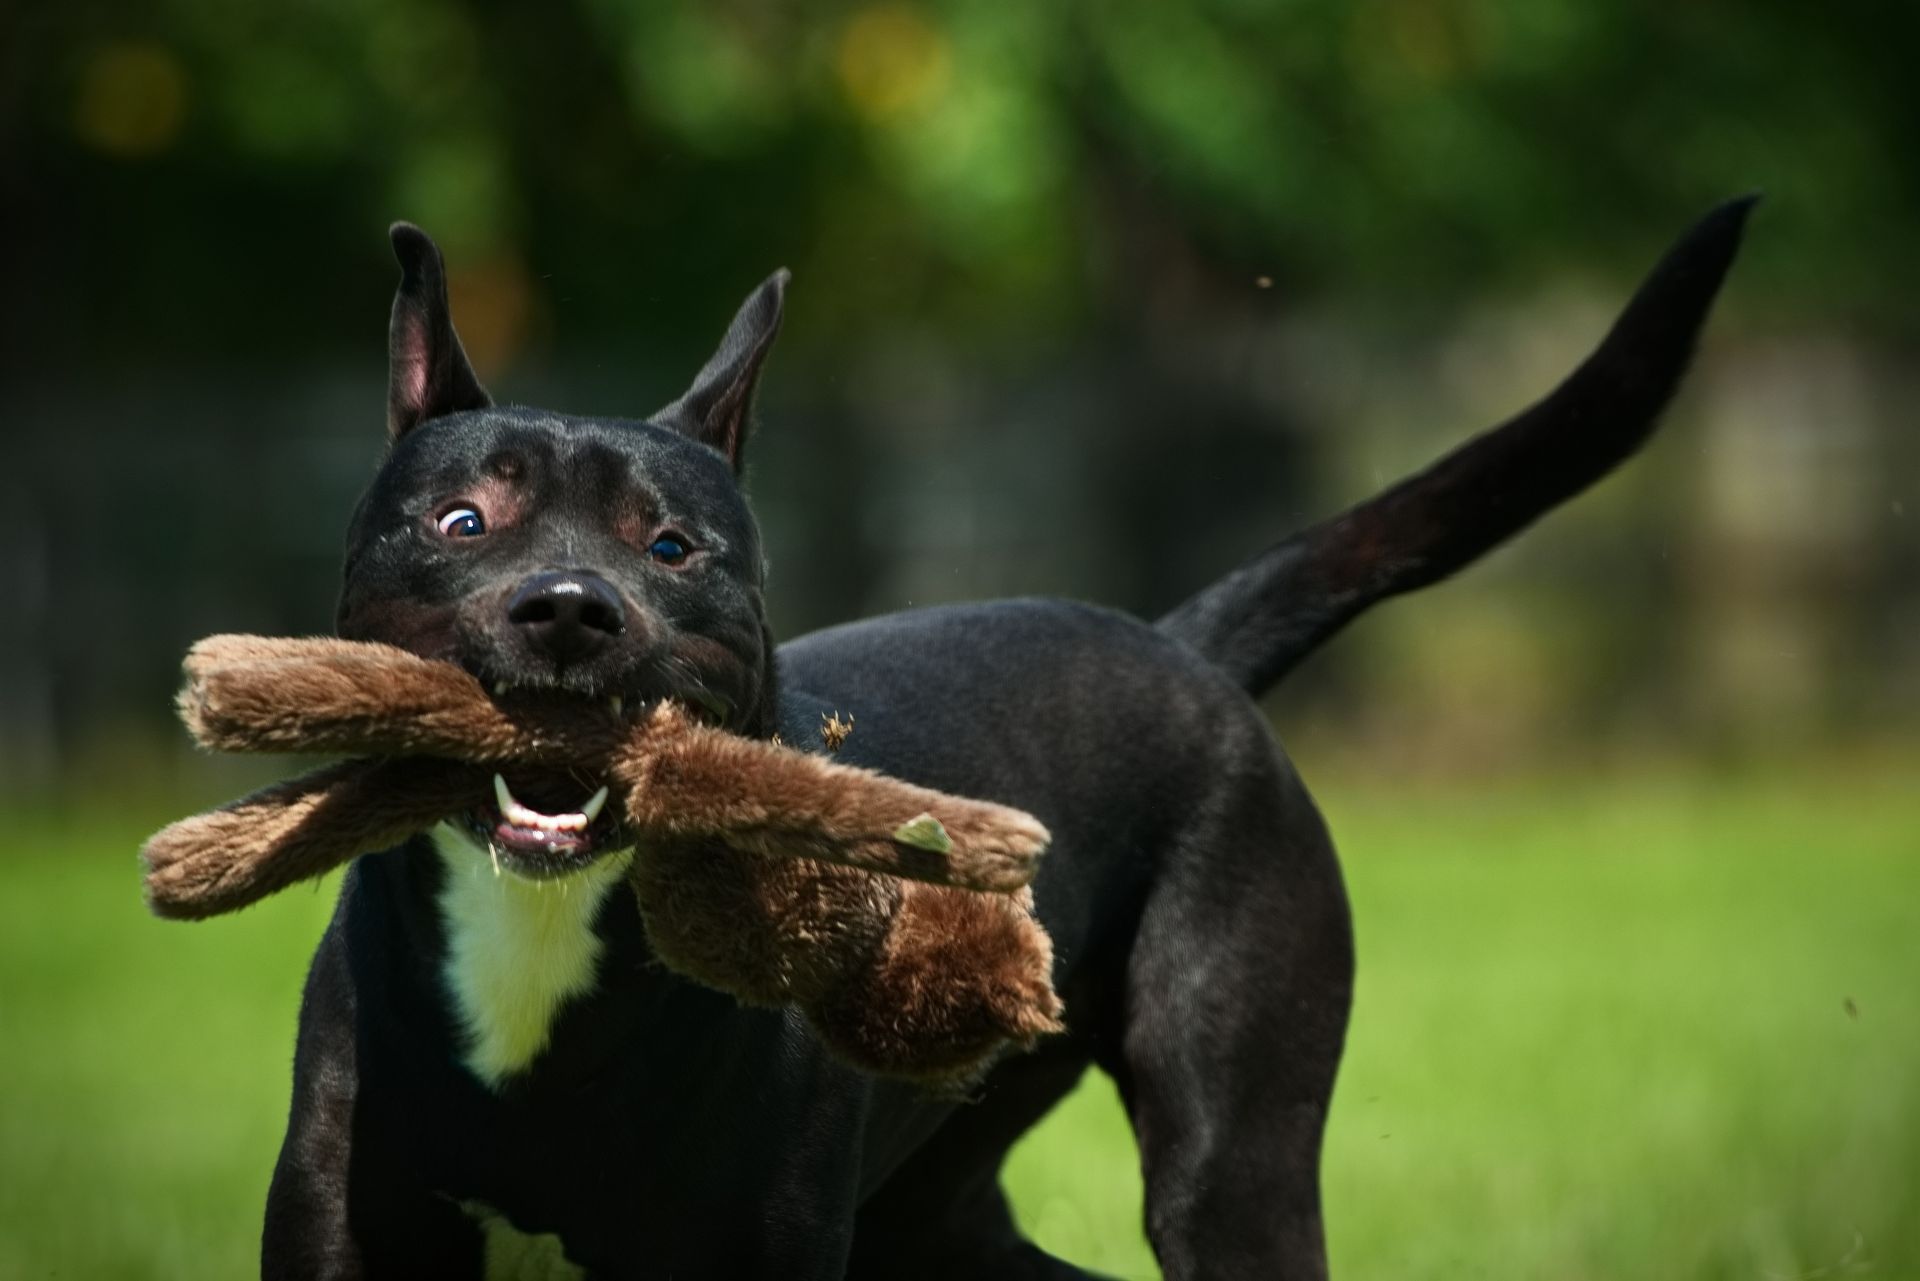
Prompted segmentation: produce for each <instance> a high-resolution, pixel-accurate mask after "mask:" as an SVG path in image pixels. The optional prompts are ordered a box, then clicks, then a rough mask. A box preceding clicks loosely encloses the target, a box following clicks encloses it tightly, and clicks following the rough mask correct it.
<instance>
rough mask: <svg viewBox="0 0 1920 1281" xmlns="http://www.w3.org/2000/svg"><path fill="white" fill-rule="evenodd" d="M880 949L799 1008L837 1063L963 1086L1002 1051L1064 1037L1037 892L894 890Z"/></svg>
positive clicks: (904, 886)
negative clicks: (1036, 911) (895, 905)
mask: <svg viewBox="0 0 1920 1281" xmlns="http://www.w3.org/2000/svg"><path fill="white" fill-rule="evenodd" d="M900 895H901V896H900V906H899V909H898V911H896V912H895V913H894V916H893V920H892V925H891V928H890V929H889V930H888V932H887V938H886V941H885V943H884V945H883V946H882V947H881V949H880V951H879V953H878V954H877V955H876V956H875V957H874V958H873V959H872V960H871V961H869V962H868V963H866V964H863V965H860V966H855V967H849V969H848V970H847V974H846V981H845V982H844V983H842V984H841V985H840V986H839V987H837V988H835V989H834V990H833V991H831V992H829V993H828V994H827V995H826V996H825V997H824V998H822V999H821V1000H818V1001H815V1002H813V1003H812V1004H810V1005H808V1006H806V1007H805V1008H806V1012H807V1016H808V1019H809V1021H810V1022H811V1023H812V1024H813V1027H814V1030H815V1031H816V1032H817V1033H818V1034H819V1036H820V1039H821V1040H822V1041H823V1042H824V1043H825V1044H826V1045H827V1046H828V1047H829V1048H831V1049H832V1050H833V1051H834V1052H835V1053H836V1054H838V1055H839V1056H840V1057H841V1058H842V1059H844V1060H845V1061H847V1062H848V1063H850V1064H851V1065H853V1066H854V1067H857V1068H861V1069H863V1070H864V1071H868V1072H874V1073H877V1074H880V1075H883V1076H894V1077H905V1078H909V1079H914V1080H920V1081H923V1082H926V1083H928V1084H931V1085H941V1086H950V1087H964V1086H965V1085H967V1084H968V1083H970V1082H971V1081H972V1080H973V1079H974V1078H975V1077H977V1076H978V1075H979V1074H980V1073H981V1072H983V1071H984V1070H985V1069H986V1068H988V1067H990V1066H992V1062H993V1059H994V1056H995V1055H996V1054H997V1053H998V1052H999V1051H1000V1050H1001V1049H1002V1048H1003V1047H1006V1046H1009V1045H1013V1046H1026V1045H1030V1044H1032V1043H1033V1042H1034V1041H1035V1040H1037V1039H1038V1038H1039V1037H1042V1036H1045V1035H1048V1034H1049V1033H1054V1032H1059V1031H1061V1030H1062V1025H1061V1022H1060V1014H1061V1009H1062V1007H1061V1004H1060V998H1059V996H1058V995H1056V994H1055V992H1054V990H1053V942H1052V940H1051V939H1050V938H1048V936H1047V932H1046V930H1045V929H1044V928H1043V927H1042V926H1041V924H1040V922H1039V921H1038V920H1036V919H1035V918H1034V915H1033V896H1032V894H1031V892H1030V891H1027V890H1022V891H1020V892H1019V893H1017V894H970V893H968V892H966V891H965V890H956V889H953V888H950V887H947V886H941V885H926V884H920V883H916V882H910V881H908V882H902V883H901V884H900Z"/></svg>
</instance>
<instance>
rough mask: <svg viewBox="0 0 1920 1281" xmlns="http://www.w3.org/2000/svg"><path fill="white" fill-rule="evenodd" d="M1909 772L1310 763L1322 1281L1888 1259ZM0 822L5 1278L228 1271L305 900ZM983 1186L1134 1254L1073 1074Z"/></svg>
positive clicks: (1904, 976)
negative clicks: (1336, 985)
mask: <svg viewBox="0 0 1920 1281" xmlns="http://www.w3.org/2000/svg"><path fill="white" fill-rule="evenodd" d="M1916 773H1920V771H1916V770H1911V769H1909V770H1892V769H1887V768H1884V767H1883V768H1881V769H1879V770H1876V771H1872V772H1868V773H1865V774H1864V775H1863V776H1855V777H1849V776H1847V775H1845V774H1843V773H1840V772H1838V771H1835V772H1832V773H1829V774H1826V775H1822V776H1815V777H1808V776H1806V775H1805V774H1803V773H1798V772H1796V773H1789V772H1785V771H1781V772H1778V773H1768V774H1758V775H1751V776H1746V777H1742V778H1739V779H1710V778H1705V777H1700V776H1675V777H1669V776H1652V775H1649V776H1643V777H1639V778H1628V779H1617V778H1615V779H1607V780H1595V781H1578V780H1575V781H1564V780H1563V781H1560V782H1557V783H1552V784H1549V783H1546V782H1541V781H1530V782H1526V783H1520V784H1513V785H1505V786H1501V787H1498V788H1488V787H1485V786H1475V787H1471V788H1466V787H1460V788H1444V787H1440V786H1438V785H1421V786H1418V787H1413V788H1404V787H1395V788H1385V787H1379V786H1374V787H1367V786H1361V785H1358V784H1355V783H1344V784H1343V783H1339V782H1331V783H1329V782H1325V781H1322V782H1320V783H1319V786H1320V790H1321V795H1322V801H1323V806H1324V809H1325V810H1326V813H1327V817H1328V821H1329V823H1330V824H1331V826H1332V827H1333V829H1334V833H1335V835H1336V838H1337V839H1338V840H1339V842H1340V844H1341V847H1342V849H1343V850H1344V851H1345V854H1346V859H1347V867H1348V876H1349V881H1350V885H1351V889H1352V893H1353V900H1354V910H1355V916H1356V921H1357V926H1358V931H1359V939H1360V955H1361V978H1360V987H1359V994H1358V999H1357V1007H1356V1010H1355V1018H1354V1026H1353V1032H1352V1037H1351V1041H1350V1048H1349V1053H1348V1058H1347V1061H1346V1064H1345V1066H1344V1068H1343V1071H1342V1076H1341V1081H1340V1087H1339V1093H1338V1096H1337V1098H1336V1101H1335V1107H1334V1115H1333V1121H1332V1125H1331V1130H1330V1133H1329V1135H1328V1144H1327V1154H1326V1162H1325V1190H1326V1202H1327V1219H1328V1228H1329V1234H1330V1237H1331V1248H1332V1252H1333V1262H1334V1270H1335V1274H1336V1275H1338V1276H1341V1277H1343V1278H1346V1279H1348V1281H1351V1279H1352V1278H1430V1277H1489V1276H1494V1277H1508V1276H1511V1277H1554V1278H1560V1279H1562V1281H1580V1279H1582V1278H1597V1277H1608V1278H1616V1277H1617V1278H1644V1277H1700V1278H1722V1277H1724V1278H1743V1279H1747V1278H1753V1279H1760V1281H1765V1279H1767V1278H1776V1277H1777V1278H1783V1279H1785V1278H1793V1279H1795V1281H1798V1279H1800V1278H1807V1279H1809V1281H1811V1279H1812V1278H1815V1277H1821V1278H1824V1277H1838V1276H1845V1275H1854V1274H1859V1273H1863V1272H1866V1271H1867V1270H1869V1269H1870V1270H1871V1274H1872V1275H1875V1276H1884V1277H1894V1278H1903V1277H1920V1217H1916V1216H1915V1215H1914V1213H1913V1210H1914V1208H1915V1207H1916V1206H1920V983H1917V982H1916V980H1920V893H1917V892H1916V891H1920V786H1915V785H1913V783H1912V782H1911V780H1912V779H1913V777H1914V775H1915V774H1916ZM8 825H9V829H10V830H11V831H12V832H13V834H14V837H15V840H14V847H13V849H12V850H11V851H10V852H9V855H8V858H7V862H6V864H5V871H4V873H0V876H4V880H0V885H4V891H3V892H0V1277H6V1278H12V1277H43V1276H54V1275H59V1276H66V1277H80V1278H113V1277H193V1278H218V1277H227V1276H235V1277H237V1276H244V1275H250V1274H251V1273H252V1271H253V1268H254V1242H255V1236H256V1232H257V1229H258V1217H259V1207H260V1199H261V1195H262V1193H263V1191H264V1188H265V1181H266V1177H267V1173H268V1170H269V1169H270V1166H271V1163H272V1159H273V1154H274V1150H275V1147H276V1144H277V1142H278V1137H279V1131H280V1127H281V1125H282V1123H283V1121H284V1117H285V1108H286V1096H287V1085H288V1080H287V1074H288V1063H289V1059H290V1056H291V1046H292V1035H293V1020H294V1009H295V1002H296V998H297V993H298V985H299V981H300V975H301V972H302V969H303V967H304V965H305V960H306V954H307V952H308V950H309V948H310V947H311V945H312V941H313V939H314V937H315V936H316V935H317V933H318V931H319V929H320V928H321V926H322V924H323V922H324V920H325V917H326V914H327V911H328V908H329V905H330V902H331V897H332V887H331V885H329V886H327V887H325V888H323V889H322V890H319V891H314V890H297V891H294V892H293V893H290V894H287V895H285V896H283V897H282V898H281V899H280V900H278V901H275V902H272V903H268V904H266V905H263V906H262V907H260V908H258V909H255V910H253V911H251V912H248V913H245V914H243V915H241V916H239V917H236V918H233V919H230V920H223V921H218V922H212V923H208V924H205V925H198V926H182V925H168V924H162V923H159V922H155V921H152V920H150V919H148V918H147V917H146V915H145V913H144V910H143V909H142V907H141V905H140V901H139V895H138V886H137V873H136V869H135V866H134V863H133V857H132V855H133V850H134V848H135V846H136V845H137V843H138V838H139V836H140V834H141V829H140V827H139V825H137V824H135V825H115V824H113V823H110V822H106V821H102V820H84V821H83V820H78V819H74V818H71V817H69V818H66V819H63V820H60V821H54V820H50V819H35V818H33V817H32V816H27V817H21V816H17V815H16V816H10V817H9V820H8ZM1850 1008H1851V1010H1852V1011H1853V1013H1849V1009H1850ZM1008 1177H1009V1183H1010V1186H1011V1188H1012V1190H1013V1192H1014V1196H1015V1199H1016V1202H1017V1204H1018V1205H1019V1207H1020V1210H1021V1213H1022V1215H1023V1217H1024V1219H1025V1221H1026V1223H1027V1224H1028V1226H1029V1227H1030V1228H1031V1229H1032V1230H1033V1231H1034V1232H1035V1234H1036V1235H1037V1236H1038V1238H1039V1239H1040V1240H1041V1241H1042V1242H1043V1243H1044V1244H1046V1245H1048V1246H1049V1247H1050V1248H1052V1249H1054V1250H1056V1251H1057V1252H1059V1253H1062V1254H1064V1255H1066V1256H1067V1257H1069V1258H1073V1259H1075V1260H1077V1261H1080V1262H1083V1263H1086V1264H1089V1265H1092V1266H1097V1267H1100V1268H1103V1269H1106V1270H1108V1271H1111V1272H1114V1273H1117V1274H1119V1275H1122V1276H1128V1277H1151V1276H1154V1275H1156V1273H1155V1271H1154V1268H1153V1263H1152V1259H1151V1256H1150V1254H1149V1253H1148V1252H1147V1250H1146V1247H1145V1245H1144V1243H1143V1242H1142V1240H1141V1236H1140V1231H1139V1227H1138V1223H1139V1212H1138V1200H1139V1177H1138V1174H1137V1172H1136V1169H1135V1165H1134V1156H1133V1150H1132V1145H1131V1141H1130V1139H1129V1137H1128V1135H1127V1132H1126V1130H1125V1127H1124V1123H1123V1122H1122V1120H1121V1119H1120V1115H1119V1111H1118V1105H1117V1104H1116V1103H1115V1101H1114V1098H1113V1093H1112V1090H1111V1089H1110V1087H1108V1086H1107V1084H1106V1082H1105V1081H1104V1080H1098V1079H1090V1080H1089V1082H1088V1083H1087V1085H1086V1086H1085V1087H1083V1088H1082V1090H1081V1091H1080V1092H1079V1093H1078V1094H1077V1095H1076V1096H1075V1097H1074V1098H1073V1099H1071V1100H1070V1101H1069V1102H1068V1103H1067V1104H1066V1105H1065V1106H1064V1107H1063V1108H1062V1109H1061V1110H1060V1111H1059V1112H1058V1113H1056V1115H1055V1116H1054V1117H1053V1118H1051V1119H1050V1120H1049V1121H1048V1122H1047V1123H1046V1125H1045V1126H1044V1127H1043V1128H1042V1129H1041V1130H1040V1131H1038V1132H1036V1134H1035V1135H1033V1136H1032V1137H1031V1138H1030V1139H1029V1140H1028V1141H1027V1142H1026V1143H1025V1144H1023V1145H1022V1147H1021V1148H1020V1149H1019V1150H1018V1151H1017V1152H1016V1154H1015V1156H1014V1159H1013V1162H1012V1165H1011V1168H1010V1170H1009V1175H1008Z"/></svg>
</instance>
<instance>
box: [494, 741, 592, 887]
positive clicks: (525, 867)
mask: <svg viewBox="0 0 1920 1281" xmlns="http://www.w3.org/2000/svg"><path fill="white" fill-rule="evenodd" d="M607 798H608V788H607V786H606V785H605V784H604V783H602V784H598V785H595V784H593V783H591V782H587V783H583V782H582V781H581V779H580V778H579V776H578V775H577V774H575V773H574V772H572V771H569V770H564V769H542V768H538V767H526V768H521V767H513V768H510V769H507V770H505V771H503V772H501V773H497V774H495V775H494V776H493V800H492V801H491V802H486V803H483V804H480V805H477V806H475V807H474V808H473V809H470V810H468V811H467V812H466V813H465V814H464V815H463V816H462V818H463V820H464V825H465V827H466V830H467V832H468V834H469V835H471V836H472V837H473V839H474V842H475V843H476V844H478V845H479V846H480V848H481V849H483V850H488V851H490V852H491V853H492V855H493V858H494V861H495V862H496V863H498V864H499V865H500V866H501V867H503V868H505V869H506V870H508V871H511V872H514V873H515V874H517V875H520V876H525V877H530V878H534V879H545V878H549V877H555V876H565V875H567V874H568V873H570V872H577V871H579V870H580V869H581V868H584V867H586V866H587V865H588V864H590V863H592V862H593V861H594V860H595V859H597V858H598V857H599V856H600V855H602V854H605V853H610V852H612V851H613V850H616V849H619V848H621V847H622V846H623V845H624V844H626V842H625V841H624V840H623V839H622V836H621V833H622V825H621V822H620V818H619V814H618V813H617V808H618V807H615V806H609V805H608V804H607Z"/></svg>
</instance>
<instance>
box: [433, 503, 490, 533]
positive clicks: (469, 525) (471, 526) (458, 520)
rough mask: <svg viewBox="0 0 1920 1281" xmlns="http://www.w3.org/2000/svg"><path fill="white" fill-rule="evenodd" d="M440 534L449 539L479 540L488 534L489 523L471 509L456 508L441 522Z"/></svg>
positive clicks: (441, 519)
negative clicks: (481, 536)
mask: <svg viewBox="0 0 1920 1281" xmlns="http://www.w3.org/2000/svg"><path fill="white" fill-rule="evenodd" d="M438 523H439V525H440V532H441V533H443V534H445V535H446V536H447V537H448V538H478V537H479V536H480V535H482V534H484V533H486V532H487V522H486V521H484V520H481V519H480V513H479V512H477V511H475V510H474V509H473V508H471V507H456V508H454V509H453V510H452V511H450V512H448V513H447V514H446V515H444V516H442V517H441V518H440V520H439V522H438Z"/></svg>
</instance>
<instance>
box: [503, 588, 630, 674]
mask: <svg viewBox="0 0 1920 1281" xmlns="http://www.w3.org/2000/svg"><path fill="white" fill-rule="evenodd" d="M507 621H508V622H510V623H512V624H513V625H514V626H515V627H518V628H519V629H520V634H521V635H523V636H525V637H526V638H527V640H528V642H529V643H531V644H532V645H533V646H534V648H536V649H539V650H542V651H544V652H545V653H546V654H547V655H549V656H550V657H552V658H553V659H555V660H557V661H558V662H562V663H570V662H573V661H574V660H576V659H581V658H586V657H588V656H590V655H592V654H594V653H595V652H597V651H598V650H599V649H600V648H601V647H602V646H603V645H605V644H606V643H607V642H608V641H609V640H612V639H613V638H614V637H615V636H618V635H619V634H620V633H621V632H624V631H625V630H626V629H627V610H626V606H624V605H622V604H621V603H620V593H619V592H616V591H614V590H613V584H611V583H609V582H608V581H607V580H606V579H604V578H602V577H600V575H598V574H589V573H585V572H582V571H579V570H549V571H548V572H546V573H543V574H535V575H534V576H533V577H532V578H529V579H528V580H527V581H526V582H524V583H522V584H520V586H519V587H518V588H516V589H515V591H514V593H513V595H512V596H511V597H509V598H508V600H507Z"/></svg>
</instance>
